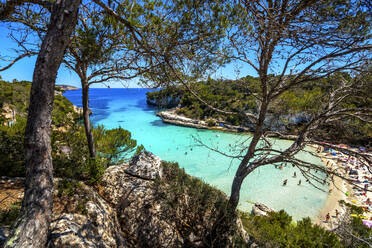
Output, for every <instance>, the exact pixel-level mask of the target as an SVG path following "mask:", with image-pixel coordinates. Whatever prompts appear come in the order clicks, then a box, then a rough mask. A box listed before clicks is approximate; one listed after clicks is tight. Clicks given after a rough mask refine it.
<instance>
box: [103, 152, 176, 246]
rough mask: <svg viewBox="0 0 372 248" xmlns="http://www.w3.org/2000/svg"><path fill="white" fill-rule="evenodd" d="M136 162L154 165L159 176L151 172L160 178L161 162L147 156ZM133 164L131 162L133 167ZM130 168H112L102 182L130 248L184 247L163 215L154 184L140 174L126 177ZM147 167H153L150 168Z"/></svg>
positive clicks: (126, 166) (122, 166)
mask: <svg viewBox="0 0 372 248" xmlns="http://www.w3.org/2000/svg"><path fill="white" fill-rule="evenodd" d="M141 158H142V159H141ZM143 158H145V159H143ZM151 159H152V160H151ZM134 160H135V161H139V162H140V163H137V164H147V163H150V164H153V165H154V166H155V167H154V168H159V171H158V172H157V173H156V171H155V169H154V168H152V169H153V174H152V175H161V173H160V167H159V166H160V164H159V165H157V164H158V163H159V158H158V157H156V156H154V155H153V154H151V153H149V152H145V154H143V153H142V156H141V155H140V156H138V158H137V159H134ZM145 161H146V163H145ZM134 164H135V163H134V162H133V161H132V163H131V165H132V166H134ZM131 165H129V166H128V165H121V166H120V165H119V166H111V167H109V168H108V169H107V170H106V172H105V174H104V175H103V178H102V185H103V188H102V192H101V195H102V196H103V197H104V198H105V199H106V200H107V201H108V202H110V203H111V204H112V205H114V206H115V207H116V210H117V215H118V219H119V222H120V225H121V229H122V231H123V233H124V235H125V237H126V241H127V242H128V243H129V244H130V247H179V246H182V244H183V240H182V238H181V237H180V235H179V234H178V232H177V230H176V228H175V224H174V220H170V219H168V218H167V217H166V216H167V215H166V213H164V212H163V211H162V208H161V205H160V202H159V199H157V197H156V192H155V188H154V181H152V180H148V179H144V177H143V174H140V175H141V176H140V177H139V176H138V175H137V174H135V176H132V173H133V172H131V174H129V173H127V171H128V170H129V168H130V166H131ZM146 166H147V168H149V167H151V166H150V165H148V164H147V165H146ZM128 167H129V168H128ZM151 178H155V177H151Z"/></svg>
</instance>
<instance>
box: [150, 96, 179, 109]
mask: <svg viewBox="0 0 372 248" xmlns="http://www.w3.org/2000/svg"><path fill="white" fill-rule="evenodd" d="M180 100H181V96H179V95H178V96H163V97H160V98H155V97H154V98H152V97H147V99H146V102H147V104H149V105H153V106H157V107H158V108H174V107H177V106H178V104H179V103H180Z"/></svg>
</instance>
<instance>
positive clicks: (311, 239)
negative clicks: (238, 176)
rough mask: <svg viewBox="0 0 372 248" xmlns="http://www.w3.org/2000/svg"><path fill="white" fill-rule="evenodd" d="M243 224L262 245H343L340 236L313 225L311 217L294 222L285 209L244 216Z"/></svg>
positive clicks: (295, 246) (307, 246)
mask: <svg viewBox="0 0 372 248" xmlns="http://www.w3.org/2000/svg"><path fill="white" fill-rule="evenodd" d="M242 220H243V225H244V227H245V229H246V230H247V232H248V233H249V234H250V235H251V236H252V238H253V239H254V240H255V242H256V243H257V244H258V245H259V246H260V247H261V246H262V247H283V248H284V247H294V248H297V247H298V248H302V247H306V248H311V247H314V248H315V247H342V244H341V242H340V240H339V238H338V237H337V236H336V235H335V234H333V233H331V232H329V231H327V230H325V229H323V228H322V227H319V226H318V225H313V224H312V223H311V220H310V219H309V218H304V219H303V220H300V221H298V222H297V225H296V224H294V223H293V222H292V217H291V216H289V215H288V214H287V213H286V212H285V211H284V210H280V211H279V212H274V213H270V214H269V216H268V217H266V216H251V215H243V216H242Z"/></svg>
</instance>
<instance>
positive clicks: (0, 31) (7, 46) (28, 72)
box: [0, 23, 254, 88]
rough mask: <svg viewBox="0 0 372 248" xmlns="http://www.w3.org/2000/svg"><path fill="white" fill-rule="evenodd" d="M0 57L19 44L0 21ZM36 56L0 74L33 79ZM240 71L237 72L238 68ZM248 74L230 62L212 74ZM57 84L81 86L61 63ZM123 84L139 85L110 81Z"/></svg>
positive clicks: (11, 53)
mask: <svg viewBox="0 0 372 248" xmlns="http://www.w3.org/2000/svg"><path fill="white" fill-rule="evenodd" d="M0 44H1V48H0V58H4V56H15V53H14V51H12V49H14V48H16V46H17V44H15V42H14V41H13V40H12V39H11V38H10V37H9V35H8V28H7V26H6V24H4V23H0ZM35 61H36V56H33V57H29V58H24V59H22V60H20V61H18V62H17V63H16V64H14V65H13V66H12V67H11V68H9V69H8V70H6V71H3V72H0V76H1V78H2V79H3V80H6V81H12V80H13V79H17V80H19V81H21V80H28V81H32V74H33V70H34V67H35ZM6 64H7V63H6V62H4V61H0V67H3V66H5V65H6ZM237 69H238V70H239V71H240V73H237V71H238V70H237ZM246 75H254V73H253V71H252V70H250V69H248V68H247V67H246V66H245V67H242V66H241V65H238V64H229V65H227V66H225V67H224V68H221V69H218V70H217V72H216V73H214V74H213V75H211V76H212V77H213V78H221V77H222V78H227V79H236V78H239V77H243V76H246ZM56 84H68V85H73V86H76V87H80V81H79V78H78V77H77V76H76V74H75V73H74V72H72V71H70V70H68V69H67V68H66V67H65V66H63V65H61V67H60V69H59V71H58V75H57V81H56ZM123 85H125V86H126V87H129V88H136V87H139V86H138V85H137V80H131V81H126V82H112V83H110V87H111V88H122V87H123ZM102 87H106V86H104V85H94V86H93V87H92V88H102Z"/></svg>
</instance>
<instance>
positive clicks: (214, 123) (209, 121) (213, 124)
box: [207, 119, 216, 127]
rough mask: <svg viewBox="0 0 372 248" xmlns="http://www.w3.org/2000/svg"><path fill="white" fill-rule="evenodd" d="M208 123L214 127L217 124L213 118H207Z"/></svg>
mask: <svg viewBox="0 0 372 248" xmlns="http://www.w3.org/2000/svg"><path fill="white" fill-rule="evenodd" d="M207 125H208V127H214V126H216V121H215V120H213V119H208V120H207Z"/></svg>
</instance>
